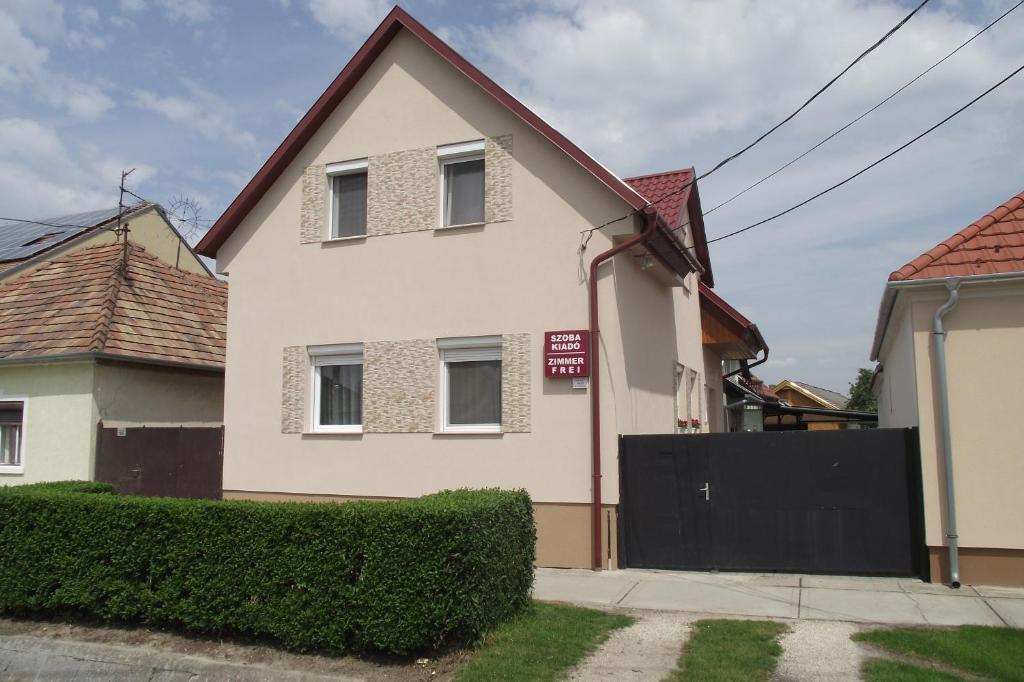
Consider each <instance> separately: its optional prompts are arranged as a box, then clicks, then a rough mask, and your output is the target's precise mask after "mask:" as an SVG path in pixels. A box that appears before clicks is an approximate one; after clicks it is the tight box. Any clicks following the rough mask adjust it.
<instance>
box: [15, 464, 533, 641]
mask: <svg viewBox="0 0 1024 682" xmlns="http://www.w3.org/2000/svg"><path fill="white" fill-rule="evenodd" d="M86 492H88V493H109V492H110V488H109V486H105V484H93V483H75V482H62V483H59V484H48V485H42V486H22V487H10V488H4V489H2V490H0V518H3V519H4V522H3V523H2V524H0V610H3V611H5V612H8V613H15V614H30V613H50V614H58V615H60V614H69V613H74V614H82V615H86V616H90V617H99V618H103V619H111V620H119V621H129V622H144V623H149V624H166V625H171V626H178V627H184V628H186V629H188V630H192V631H197V632H206V633H238V634H245V635H253V636H262V637H270V638H273V639H276V640H277V641H279V642H280V643H282V644H283V645H285V646H287V647H289V648H294V649H299V650H309V649H328V650H340V651H352V652H364V651H383V652H391V653H398V654H406V653H411V652H416V651H422V650H426V649H430V648H433V647H437V646H440V645H442V644H446V643H456V644H465V643H470V642H473V641H476V640H478V639H479V637H480V636H481V635H482V634H483V633H484V632H485V631H486V630H487V629H488V628H490V627H492V626H494V625H495V624H497V623H499V622H502V621H505V620H508V619H509V618H511V617H512V616H513V615H515V614H516V613H517V612H518V611H520V610H521V609H522V608H524V607H525V606H526V605H527V604H528V603H529V599H530V597H529V595H530V589H531V586H532V583H533V559H534V545H535V540H536V533H535V530H534V525H533V512H532V506H531V503H530V498H529V496H528V495H527V494H526V493H525V492H522V491H515V492H508V491H499V490H479V491H471V490H458V491H448V492H443V493H438V494H436V495H429V496H426V497H422V498H419V499H416V500H405V501H396V502H349V503H345V504H311V503H283V502H280V503H279V502H243V501H200V500H184V499H169V498H144V497H123V496H119V495H113V494H83V493H86Z"/></svg>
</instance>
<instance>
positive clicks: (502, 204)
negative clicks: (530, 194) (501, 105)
mask: <svg viewBox="0 0 1024 682" xmlns="http://www.w3.org/2000/svg"><path fill="white" fill-rule="evenodd" d="M506 220H512V136H511V135H501V136H500V137H489V138H487V140H486V141H485V142H484V221H486V222H488V223H499V222H502V221H506Z"/></svg>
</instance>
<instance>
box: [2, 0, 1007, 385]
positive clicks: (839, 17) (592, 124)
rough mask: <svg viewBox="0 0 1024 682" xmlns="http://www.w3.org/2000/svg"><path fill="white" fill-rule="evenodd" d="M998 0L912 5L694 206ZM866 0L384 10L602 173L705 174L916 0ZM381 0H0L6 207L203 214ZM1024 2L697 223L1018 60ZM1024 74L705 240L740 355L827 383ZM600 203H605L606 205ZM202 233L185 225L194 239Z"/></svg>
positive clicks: (716, 225) (777, 193)
mask: <svg viewBox="0 0 1024 682" xmlns="http://www.w3.org/2000/svg"><path fill="white" fill-rule="evenodd" d="M1015 2H1016V0H931V2H930V3H929V4H928V5H927V6H926V7H925V8H924V9H923V10H922V11H921V12H919V13H918V14H917V15H916V16H915V17H914V18H913V19H911V21H910V22H908V23H907V24H906V25H905V26H904V27H903V28H902V29H901V30H900V31H899V32H897V33H896V34H895V35H894V36H893V37H892V38H891V39H890V40H888V41H887V42H886V43H884V44H883V45H882V46H881V47H880V48H879V49H877V50H876V51H875V52H873V53H872V54H871V55H869V56H868V57H867V58H865V59H864V60H863V61H862V62H861V63H859V64H858V65H857V66H855V67H854V68H853V69H851V70H850V71H849V73H847V74H846V75H845V76H844V77H843V78H842V79H841V80H840V81H839V82H838V83H837V84H836V85H835V86H833V87H832V88H831V89H829V90H828V91H827V92H826V93H825V94H824V95H822V96H821V97H820V98H819V99H818V100H816V101H815V102H814V103H813V104H811V105H810V106H809V107H807V108H806V109H805V110H804V111H803V112H801V113H800V114H799V115H798V116H797V117H796V118H795V119H793V120H792V121H791V122H789V123H788V124H786V125H785V126H784V127H782V128H781V129H779V130H778V131H777V132H776V133H774V134H773V135H772V136H771V137H769V138H768V139H767V140H765V141H764V142H762V143H761V144H759V145H758V146H756V147H755V148H754V149H752V150H751V151H749V152H747V153H746V154H745V155H743V156H742V157H741V158H740V159H738V160H736V161H734V162H732V163H730V164H729V165H727V166H726V167H724V168H722V169H721V170H719V171H717V172H716V173H714V174H712V175H710V176H709V177H707V178H705V179H703V180H702V181H701V182H700V185H699V187H700V194H701V200H702V203H703V208H704V210H705V211H707V210H708V209H710V208H712V207H714V206H716V205H717V204H719V203H720V202H722V201H724V200H726V199H728V198H729V197H731V196H732V195H733V194H735V193H736V192H738V191H740V190H741V189H743V188H744V187H746V186H748V185H749V184H751V183H752V182H754V181H756V180H758V179H760V178H761V177H763V176H764V175H766V174H767V173H769V172H771V171H772V170H774V169H775V168H777V167H778V166H780V165H781V164H783V163H785V162H787V161H789V160H790V159H792V158H793V157H794V156H796V155H797V154H799V153H801V152H803V151H804V150H806V149H807V148H808V147H810V146H811V145H813V144H814V143H816V142H818V141H819V140H820V139H822V138H823V137H825V136H826V135H828V134H830V133H831V132H833V131H834V130H836V129H837V128H839V127H840V126H842V125H844V124H845V123H847V122H848V121H849V120H850V119H852V118H854V117H856V116H857V115H859V114H861V113H863V112H864V111H865V110H866V109H868V108H870V107H871V106H873V105H874V104H876V103H877V102H879V101H880V100H881V99H883V98H884V97H886V96H887V95H889V94H890V93H891V92H892V91H893V90H895V89H896V88H898V87H899V86H901V85H903V84H904V83H905V82H907V81H908V80H910V79H911V78H913V77H914V76H916V75H918V74H919V73H920V72H921V71H923V70H924V69H926V68H927V67H929V66H931V65H932V64H933V63H934V62H936V61H938V60H939V59H940V58H942V57H943V56H945V54H946V53H947V52H949V51H951V50H952V49H954V48H955V47H956V46H957V45H959V44H960V43H961V42H963V41H964V40H966V39H967V38H968V37H970V36H971V35H973V34H974V33H976V32H977V31H978V30H979V29H980V28H981V27H982V26H984V25H985V24H987V23H988V22H990V21H991V20H993V19H995V18H996V17H997V16H998V15H1000V14H1002V13H1003V12H1004V11H1005V10H1006V9H1008V8H1009V7H1010V6H1012V5H1013V4H1014V3H1015ZM913 4H916V1H915V2H914V3H909V2H907V1H906V0H904V1H903V2H895V1H892V0H890V1H882V0H857V1H853V0H814V1H811V0H803V1H802V2H801V1H797V0H772V1H771V2H764V1H762V2H757V1H748V0H706V1H696V0H632V1H631V2H629V3H622V2H617V1H606V0H549V1H548V2H533V1H529V0H497V1H495V2H490V3H488V2H475V1H469V0H408V2H406V3H405V4H404V5H403V6H404V7H405V8H406V9H407V10H408V11H410V12H411V13H412V14H413V15H414V16H416V17H417V18H418V19H419V20H420V21H421V22H422V23H424V24H425V25H426V26H427V27H428V28H430V29H431V30H433V31H435V32H436V33H438V34H439V35H440V36H442V37H443V38H444V39H445V40H447V41H448V42H449V43H450V44H451V45H452V46H453V47H455V49H456V50H458V51H460V52H461V53H462V54H463V55H464V56H466V57H467V58H468V59H470V61H472V62H473V63H474V64H476V65H477V66H478V67H479V68H481V69H482V70H483V71H484V72H485V73H487V74H488V75H490V76H491V77H492V78H493V79H494V80H496V81H497V82H498V83H499V84H501V85H502V86H503V87H505V88H506V89H507V90H509V91H510V92H511V93H512V94H513V95H515V96H516V97H518V98H519V99H521V100H522V101H524V102H525V103H526V104H527V105H528V106H530V107H531V108H533V109H534V110H535V111H536V112H537V113H539V114H540V115H541V116H543V117H544V118H545V119H546V120H547V121H549V122H550V123H552V124H553V125H554V126H555V127H556V128H557V129H559V130H560V131H562V132H563V133H565V134H566V135H567V136H568V137H569V138H570V139H572V140H573V141H574V142H576V143H577V144H578V145H580V146H581V147H583V148H584V149H585V150H587V151H588V152H589V153H590V154H591V155H592V156H594V157H595V158H597V159H598V160H599V161H601V162H602V163H603V164H605V165H606V166H608V167H609V168H611V169H612V170H613V171H614V172H616V173H618V174H619V175H620V176H623V177H625V176H629V175H637V174H642V173H648V172H655V171H662V170H669V169H675V168H682V167H688V166H694V167H695V168H696V169H697V172H698V173H700V172H702V171H706V170H708V169H710V168H711V167H712V166H714V165H715V163H717V161H719V160H721V159H722V158H724V157H726V156H728V155H729V154H731V153H733V152H735V151H737V150H738V149H740V148H742V147H744V146H745V145H746V144H747V143H748V142H750V141H752V140H753V139H755V138H756V137H758V136H759V135H760V134H761V133H763V132H764V131H765V130H767V129H768V128H770V127H771V126H772V125H774V124H775V123H777V122H778V121H780V120H781V119H783V118H784V117H785V116H786V115H788V114H789V113H790V112H792V111H793V110H794V109H795V108H796V107H797V106H799V105H800V104H801V103H802V102H803V101H804V100H805V99H806V98H807V97H809V96H810V95H811V94H812V93H813V92H814V91H816V90H817V89H818V88H819V87H821V86H822V85H824V84H825V83H826V82H827V81H828V80H829V79H831V78H832V77H833V76H834V75H835V74H837V73H838V72H839V71H840V70H841V69H842V68H843V67H845V66H846V65H847V64H848V63H849V62H850V61H852V59H853V58H854V57H855V56H856V55H857V54H859V53H860V52H861V51H862V50H864V49H865V48H867V46H869V45H871V44H872V43H874V42H875V41H876V40H878V39H879V38H880V37H881V36H882V35H883V34H885V33H886V31H888V30H889V29H890V28H891V27H892V26H894V25H895V24H896V23H897V22H898V21H899V20H900V19H901V18H902V17H903V16H905V15H906V14H907V13H908V12H909V10H910V9H911V7H912V5H913ZM390 7H391V4H390V3H388V2H384V1H383V0H244V1H243V0H237V1H235V2H227V1H225V0H221V1H217V2H215V1H214V0H106V1H102V2H99V1H97V2H89V1H88V0H78V1H75V2H65V3H59V2H56V1H55V0H0V216H2V217H13V218H39V217H45V216H55V215H60V214H62V213H71V212H76V211H84V210H89V209H93V208H102V207H109V206H114V205H116V203H117V198H118V194H117V184H118V180H119V177H120V171H121V170H122V169H127V168H135V169H136V170H135V172H134V173H133V174H132V175H131V177H130V187H131V188H132V189H133V190H134V191H135V192H136V193H138V194H139V195H141V196H143V197H146V198H147V199H151V200H154V201H158V202H161V203H164V204H165V205H167V204H170V203H172V202H173V201H174V200H175V199H176V198H179V197H182V196H187V197H190V198H192V199H193V200H194V201H195V202H197V203H198V205H199V207H200V211H201V213H200V217H201V218H203V219H205V220H204V221H203V222H201V223H200V225H201V226H204V227H205V226H208V225H209V224H210V222H212V220H213V219H215V218H216V217H217V216H218V215H219V214H220V213H221V212H222V211H223V210H224V208H226V206H227V205H228V204H229V203H230V202H231V200H232V199H233V198H234V197H235V195H236V194H237V193H238V192H239V191H240V190H241V189H242V187H243V186H244V185H245V184H246V182H248V180H249V178H251V177H252V175H253V174H254V173H255V172H256V170H257V169H258V168H259V167H260V165H261V164H262V163H263V161H265V160H266V158H267V157H268V156H269V155H270V153H271V152H273V150H274V149H275V148H276V147H277V145H278V144H279V143H280V142H281V140H282V139H284V137H285V135H287V133H288V132H289V131H290V130H291V128H292V127H293V126H294V125H295V123H296V122H297V121H298V119H299V118H300V117H301V116H302V114H303V113H304V112H305V110H306V109H307V108H308V107H309V106H310V105H311V104H312V103H313V102H314V101H315V99H316V98H317V97H318V96H319V95H320V93H321V92H322V91H323V90H324V88H326V87H327V85H328V84H329V83H330V81H331V80H332V79H333V78H334V77H335V76H336V75H337V73H338V72H339V71H340V70H341V69H342V67H343V66H344V65H345V63H346V62H347V61H348V60H349V58H350V57H351V56H352V54H353V53H354V52H355V50H356V49H358V47H359V46H360V45H361V44H362V42H363V41H364V40H365V39H366V37H367V36H368V35H369V34H370V32H372V30H373V29H374V28H375V27H376V25H377V23H378V22H379V21H380V20H381V19H382V18H383V17H384V15H385V14H386V13H387V12H388V10H389V9H390ZM1021 35H1024V7H1022V8H1021V9H1019V10H1017V11H1015V12H1013V13H1011V14H1010V15H1009V16H1007V17H1006V18H1005V19H1003V20H1002V21H1001V22H1000V23H999V24H997V25H996V26H994V27H993V28H992V29H990V30H989V31H988V32H986V33H985V34H983V35H982V36H980V37H979V38H978V39H977V40H975V41H974V42H972V43H971V44H970V45H968V46H967V47H965V48H964V49H963V50H961V51H960V52H959V53H957V54H956V55H955V56H954V57H952V58H951V59H949V60H948V61H947V62H945V63H944V64H942V65H941V66H939V67H938V68H936V69H935V70H934V71H932V72H931V73H929V74H928V75H927V76H925V77H924V78H922V79H921V80H920V81H918V82H917V83H916V84H914V85H913V86H911V87H910V88H908V89H907V90H906V91H905V92H903V93H902V94H901V95H899V96H898V97H896V98H894V99H893V100H892V101H890V102H889V103H887V104H886V105H885V106H883V107H882V108H880V109H878V110H877V111H876V112H874V113H873V114H872V115H870V116H868V117H867V118H865V119H864V120H862V121H860V122H859V123H857V124H856V125H855V126H853V127H851V128H850V129H849V130H847V131H845V132H844V133H843V134H841V135H840V136H838V137H836V138H835V139H834V140H832V141H831V142H829V143H828V144H827V145H825V146H823V147H821V148H820V149H818V150H816V151H815V152H813V153H812V154H810V155H809V156H807V157H806V158H804V159H803V160H801V161H800V162H798V163H796V164H794V165H793V166H792V167H790V168H788V169H787V170H785V171H783V172H782V173H780V174H779V175H777V176H776V177H774V178H772V179H771V180H769V181H767V182H765V183H764V184H762V185H760V186H759V187H757V188H756V189H754V190H752V191H750V192H748V193H747V194H744V195H743V196H742V197H740V198H739V199H737V200H735V201H734V202H732V203H730V204H729V205H727V206H725V207H723V208H721V209H718V210H716V211H714V212H712V213H711V214H709V215H708V216H707V217H706V218H705V225H706V228H707V232H708V236H709V238H714V237H716V236H720V235H722V234H725V233H728V232H730V231H732V230H734V229H736V228H739V227H743V226H745V225H747V224H750V223H752V222H754V221H756V220H760V219H761V218H764V217H767V216H770V215H772V214H774V213H777V212H778V211H780V210H782V209H785V208H788V207H789V206H792V205H793V204H796V203H798V202H800V201H802V200H803V199H805V198H807V197H808V196H811V195H813V194H815V193H816V192H818V191H820V190H822V189H824V188H826V187H828V186H829V185H832V184H833V183H835V182H838V181H839V180H841V179H843V178H845V177H847V176H848V175H850V174H852V173H854V172H856V171H857V170H860V169H861V168H862V167H863V166H865V165H867V164H868V163H871V162H872V161H874V160H876V159H878V158H879V157H881V156H883V155H884V154H886V153H888V152H889V151H890V150H892V149H893V148H895V147H897V146H899V145H900V144H902V143H904V142H906V141H907V140H909V139H910V138H912V137H914V136H915V135H917V134H918V133H920V132H922V131H924V130H925V129H927V128H928V127H930V126H931V125H933V124H935V123H937V122H938V121H940V120H941V119H942V118H944V117H945V116H946V115H948V114H949V113H952V112H953V111H954V110H956V109H957V108H959V107H960V106H962V105H963V104H965V103H967V102H968V101H969V100H971V99H972V98H974V97H975V96H977V95H979V94H981V93H982V92H983V91H984V90H986V89H987V88H989V87H990V86H991V85H994V84H995V83H996V82H998V81H999V80H1001V79H1002V78H1003V77H1004V76H1006V75H1007V74H1009V73H1010V72H1012V71H1013V70H1014V69H1016V68H1017V67H1018V66H1021V65H1022V64H1024V41H1022V40H1020V36H1021ZM1022 122H1024V74H1021V75H1020V76H1018V77H1017V78H1015V79H1012V80H1010V81H1009V82H1007V83H1006V84H1005V85H1003V86H1002V87H1001V88H999V89H998V90H996V91H995V92H993V93H992V94H991V95H990V96H988V97H986V98H984V99H983V100H981V101H980V102H978V103H977V104H976V105H974V106H973V107H971V108H970V109H968V110H967V111H965V112H964V113H963V114H961V115H960V116H958V117H957V118H956V119H954V120H953V121H951V122H950V123H948V124H946V125H944V126H943V127H941V128H939V129H938V130H936V131H935V132H934V133H932V134H931V135H929V136H927V137H925V138H924V139H922V140H921V141H920V142H918V143H916V144H915V145H913V146H911V147H910V148H908V149H907V150H906V151H904V152H901V153H900V154H897V155H896V156H894V157H893V158H892V159H891V160H889V161H887V162H885V163H884V164H882V165H880V166H878V167H877V168H875V169H874V170H872V171H870V172H869V173H867V174H865V175H864V176H861V177H860V178H858V179H856V180H854V181H853V182H851V183H849V184H848V185H846V186H844V187H843V188H841V189H839V190H836V191H835V192H833V193H831V194H829V195H827V196H825V197H823V198H821V199H819V200H817V201H815V202H813V203H811V204H809V205H808V206H806V207H804V208H802V209H799V210H798V211H795V212H793V213H791V214H789V215H787V216H785V217H783V218H780V219H779V220H776V221H773V222H771V223H768V224H766V225H764V226H762V227H759V228H757V229H755V230H751V231H749V232H747V233H745V234H743V235H741V236H738V237H734V238H731V239H726V240H723V241H721V242H718V243H715V244H712V246H711V258H712V264H713V269H714V275H715V282H716V287H715V289H716V291H717V292H718V293H719V294H721V295H722V296H723V297H725V298H726V300H728V301H729V302H730V303H732V304H733V305H734V306H735V307H736V308H738V309H739V310H740V311H741V312H743V313H744V314H745V315H747V316H748V317H749V318H750V319H752V320H753V321H755V322H756V323H757V324H758V326H759V327H760V329H761V331H762V333H763V335H764V336H765V338H766V340H767V342H768V344H769V345H770V347H771V359H770V360H769V362H768V363H766V364H765V365H762V366H761V367H760V368H758V369H757V370H755V371H756V372H757V373H758V374H759V375H760V376H761V377H762V378H763V379H765V380H768V381H770V382H777V381H779V380H781V379H783V378H793V379H797V380H802V381H806V382H809V383H812V384H816V385H819V386H823V387H826V388H831V389H835V390H839V391H845V390H846V389H847V388H848V384H849V383H850V382H851V381H852V380H853V378H854V376H855V374H856V371H857V368H858V367H868V366H870V362H869V360H868V354H869V351H870V345H871V338H872V334H873V331H874V326H875V321H876V316H877V312H878V304H879V300H880V297H881V293H882V289H883V286H884V284H885V281H886V278H887V277H888V274H889V273H890V272H891V271H893V270H895V269H897V268H899V267H900V266H901V265H903V264H904V263H906V262H908V261H910V260H911V259H913V258H914V257H916V256H917V255H918V254H920V253H922V252H924V251H926V250H927V249H929V248H931V247H932V246H933V245H935V244H937V243H938V242H939V241H941V240H942V239H945V238H946V237H948V236H949V235H951V234H953V233H954V232H956V231H958V230H960V229H962V228H964V227H966V226H967V225H968V224H970V223H971V222H972V221H974V220H976V219H977V218H979V217H981V216H982V215H984V214H985V213H987V212H989V211H990V210H992V209H993V208H995V207H996V206H998V205H999V204H1001V203H1003V202H1004V201H1006V200H1007V199H1009V198H1010V197H1011V196H1013V195H1015V194H1017V193H1018V192H1020V191H1021V190H1022V189H1024V154H1022V153H1021V151H1020V150H1021V149H1022V148H1024V125H1022ZM609 217H610V218H611V217H614V216H609ZM199 237H201V234H200V233H198V232H197V231H193V232H192V233H190V234H189V239H190V240H191V241H192V242H193V243H194V242H195V241H197V240H198V238H199Z"/></svg>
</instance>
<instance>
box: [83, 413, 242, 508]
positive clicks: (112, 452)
mask: <svg viewBox="0 0 1024 682" xmlns="http://www.w3.org/2000/svg"><path fill="white" fill-rule="evenodd" d="M223 443H224V428H223V427H220V426H218V427H183V426H177V427H153V426H139V427H129V428H124V427H122V428H105V427H104V426H103V422H100V423H99V425H98V427H97V430H96V480H97V481H104V482H107V483H112V484H114V487H115V488H117V491H118V492H119V493H121V494H123V495H146V496H155V497H198V498H210V499H220V497H221V495H222V489H221V488H222V481H223V470H224V450H223Z"/></svg>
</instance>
